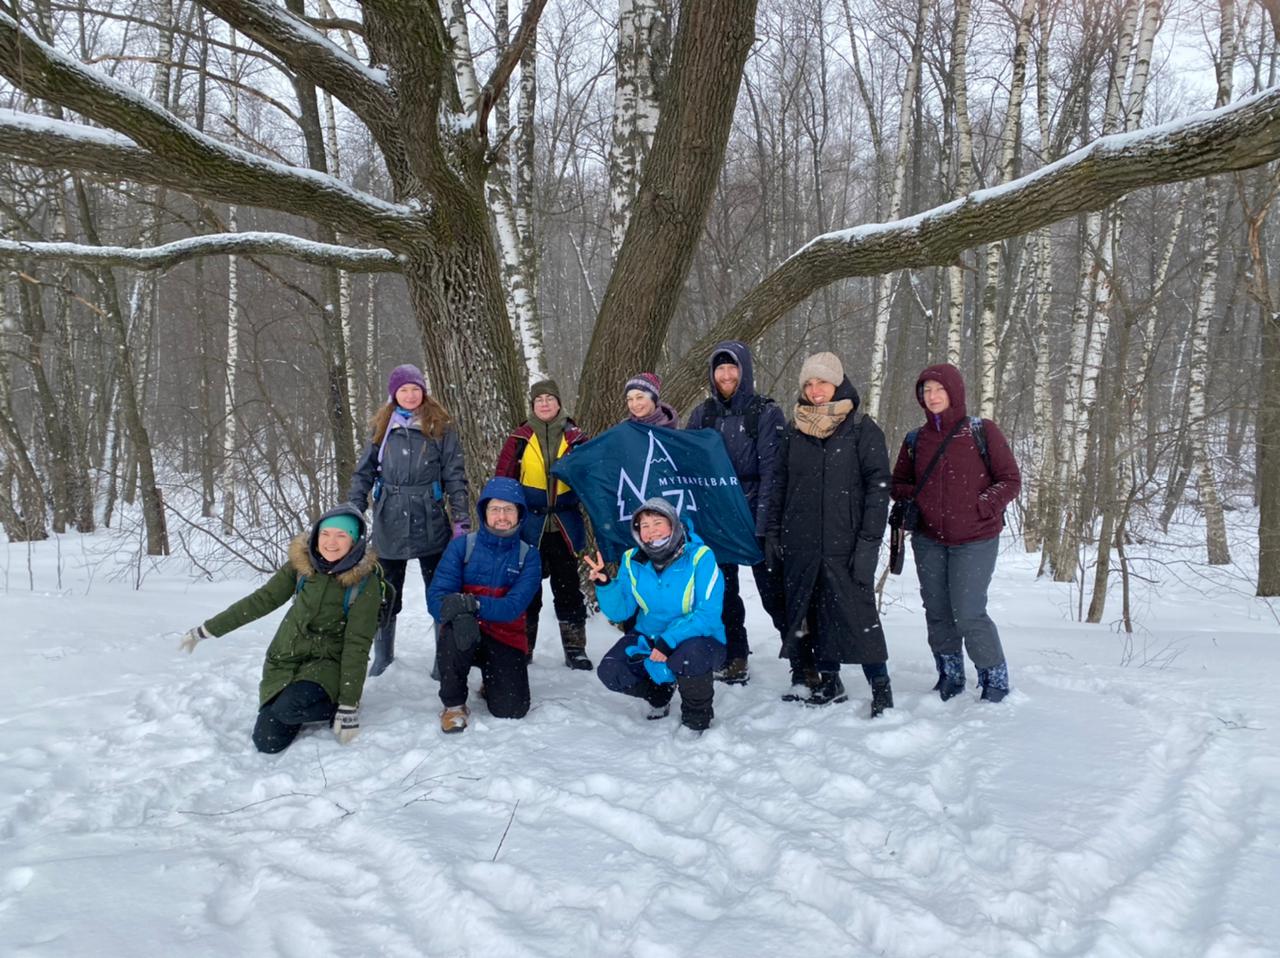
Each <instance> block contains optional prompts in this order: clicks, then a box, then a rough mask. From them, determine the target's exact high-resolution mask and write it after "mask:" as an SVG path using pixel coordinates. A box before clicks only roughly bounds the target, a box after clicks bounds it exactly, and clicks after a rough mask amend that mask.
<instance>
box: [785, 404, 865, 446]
mask: <svg viewBox="0 0 1280 958" xmlns="http://www.w3.org/2000/svg"><path fill="white" fill-rule="evenodd" d="M851 412H853V400H852V399H837V400H836V401H835V402H829V403H823V404H822V405H821V406H811V405H807V404H805V403H796V428H797V429H799V430H800V431H801V432H802V433H804V434H805V435H806V436H812V437H813V438H814V439H826V438H827V437H828V436H829V435H831V434H832V433H833V432H835V431H836V429H837V428H839V426H840V424H841V423H842V422H844V420H845V417H846V416H848V415H849V413H851Z"/></svg>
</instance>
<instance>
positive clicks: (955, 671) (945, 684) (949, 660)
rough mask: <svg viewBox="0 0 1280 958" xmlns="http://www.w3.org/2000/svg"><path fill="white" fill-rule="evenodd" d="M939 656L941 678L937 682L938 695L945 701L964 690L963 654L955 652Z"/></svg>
mask: <svg viewBox="0 0 1280 958" xmlns="http://www.w3.org/2000/svg"><path fill="white" fill-rule="evenodd" d="M939 658H941V659H942V678H941V679H940V680H939V682H938V696H939V698H941V699H942V701H944V702H945V701H947V700H948V699H953V698H955V697H956V696H957V695H959V694H960V693H961V692H963V691H964V656H963V655H961V654H960V653H959V652H955V653H953V654H951V655H943V656H939Z"/></svg>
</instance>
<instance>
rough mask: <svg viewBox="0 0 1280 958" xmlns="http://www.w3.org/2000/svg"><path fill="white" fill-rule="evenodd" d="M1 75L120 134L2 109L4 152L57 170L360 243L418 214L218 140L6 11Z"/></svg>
mask: <svg viewBox="0 0 1280 958" xmlns="http://www.w3.org/2000/svg"><path fill="white" fill-rule="evenodd" d="M0 75H2V76H4V77H5V78H6V79H8V80H9V81H10V82H11V83H13V84H14V85H15V86H17V87H18V88H19V89H21V90H23V91H25V92H26V93H29V94H31V95H32V96H36V97H40V98H41V99H44V100H48V101H49V102H51V103H56V104H58V105H59V106H62V107H65V108H66V109H69V110H73V111H75V112H76V113H79V114H81V115H82V116H85V117H87V118H88V119H90V120H93V121H94V122H96V123H100V124H102V125H103V126H105V127H107V128H109V129H111V130H115V131H118V133H120V134H123V136H116V137H106V136H104V134H103V131H101V130H95V129H91V128H89V127H86V126H84V125H82V124H76V123H69V122H64V121H57V120H50V119H46V118H44V117H40V116H35V115H33V114H25V113H16V112H13V111H8V110H6V111H0V152H4V153H7V154H9V155H11V156H14V157H16V158H18V159H20V160H22V161H24V162H28V163H32V164H34V165H36V166H41V167H46V168H54V169H72V170H79V171H83V172H92V173H98V174H101V175H104V176H109V177H113V178H115V179H120V180H134V181H136V182H143V183H149V184H153V185H157V186H166V187H170V188H172V189H175V190H179V191H181V192H184V193H188V194H191V195H196V196H203V197H206V198H208V199H212V200H217V201H221V202H227V203H240V204H248V205H254V206H260V207H264V208H267V209H275V210H280V211H282V212H288V213H293V214H297V215H302V216H308V217H310V218H312V219H315V220H317V221H319V222H322V223H325V224H327V225H330V226H332V227H333V228H335V229H337V230H338V231H339V232H343V233H346V234H348V235H350V236H353V237H355V238H357V239H359V240H361V241H364V242H369V243H376V244H378V245H386V246H391V247H393V248H394V247H396V246H397V245H399V244H400V243H401V242H403V240H404V238H405V237H406V236H407V235H408V234H410V233H412V232H414V231H415V230H417V229H419V228H420V226H421V224H420V223H419V222H418V221H419V220H420V218H421V214H418V213H415V212H414V211H412V210H410V209H409V208H408V207H405V206H399V205H397V204H394V203H388V202H386V201H384V200H380V199H378V198H377V197H375V196H371V195H369V194H366V193H363V192H361V191H359V190H356V189H353V188H352V187H349V186H347V185H346V184H345V183H342V182H341V181H339V180H337V179H335V178H333V177H331V176H326V175H325V174H322V173H316V172H313V171H310V170H305V169H300V168H298V167H293V166H289V165H287V164H284V163H277V162H274V161H270V160H266V159H263V158H262V157H258V156H255V155H253V154H252V153H248V152H246V151H244V150H240V149H236V148H235V147H231V146H227V145H226V144H223V143H220V142H218V141H217V140H215V139H213V138H212V137H210V136H208V135H206V134H204V133H201V132H200V131H198V130H196V129H195V128H194V127H192V126H190V125H188V124H186V123H184V122H183V121H182V120H180V119H178V118H177V117H176V116H174V115H173V114H172V113H170V112H168V111H167V110H165V109H164V108H162V107H160V106H158V105H157V104H155V103H153V102H151V101H150V100H148V99H147V98H146V97H144V96H142V95H141V94H139V93H137V92H136V91H135V90H133V89H132V88H131V87H128V86H126V85H125V84H123V83H120V82H119V81H116V80H114V79H112V78H110V77H108V76H106V75H105V74H102V73H99V72H98V71H96V70H92V69H90V68H88V67H86V66H85V65H84V64H82V63H80V62H78V61H77V60H74V59H72V58H71V57H68V56H66V55H64V54H62V53H60V52H58V51H57V50H55V49H53V48H52V47H50V46H48V45H47V44H45V43H43V42H41V41H40V40H38V39H37V38H35V37H33V36H31V35H30V34H28V33H26V32H24V31H23V30H22V29H21V28H20V27H19V26H18V24H17V23H16V21H14V19H13V18H12V17H10V16H8V15H7V14H3V13H0Z"/></svg>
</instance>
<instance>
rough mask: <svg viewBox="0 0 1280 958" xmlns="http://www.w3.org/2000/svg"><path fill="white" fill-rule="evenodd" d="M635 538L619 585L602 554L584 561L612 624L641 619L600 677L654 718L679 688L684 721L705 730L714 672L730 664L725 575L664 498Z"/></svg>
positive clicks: (644, 509) (638, 524) (635, 521)
mask: <svg viewBox="0 0 1280 958" xmlns="http://www.w3.org/2000/svg"><path fill="white" fill-rule="evenodd" d="M631 535H632V536H633V537H634V538H635V540H636V544H637V546H636V548H634V549H628V550H627V551H626V552H625V553H623V556H622V562H621V564H620V565H619V567H618V575H617V578H616V579H611V578H610V577H609V576H608V575H607V574H606V573H605V571H604V560H603V559H601V557H600V553H599V552H597V553H596V556H595V559H594V560H592V559H590V558H588V559H587V560H586V561H587V565H588V566H589V567H590V570H591V578H592V580H593V581H595V583H596V598H597V599H598V600H599V601H600V609H601V611H603V612H604V614H605V615H606V616H608V617H609V619H610V620H612V621H614V622H623V621H626V620H627V619H629V618H631V617H632V616H636V620H635V626H634V627H633V629H632V630H631V631H630V632H628V633H627V634H626V635H624V636H623V637H622V638H621V639H619V640H618V641H617V643H616V644H615V645H614V646H613V648H612V649H610V650H609V651H608V652H607V653H606V654H605V657H604V658H603V659H602V660H601V662H600V665H599V666H598V667H597V669H596V674H597V675H599V676H600V681H601V682H603V683H604V685H605V687H606V688H608V689H611V690H612V691H614V692H622V693H623V694H624V695H632V696H635V697H636V698H642V699H644V700H645V701H646V702H648V703H649V716H648V717H649V718H651V719H660V718H664V717H666V715H668V714H669V712H670V710H671V698H672V696H673V695H674V694H675V690H676V689H677V688H679V689H680V720H681V722H682V723H683V724H684V726H685V727H686V728H690V729H693V730H694V731H695V732H702V731H704V730H705V729H707V728H708V727H709V726H710V725H711V719H712V717H713V716H714V714H715V713H714V711H713V709H712V699H713V697H714V695H715V683H714V681H713V679H712V673H714V672H715V671H716V670H717V669H720V668H723V666H724V659H725V634H724V623H723V622H722V621H721V618H720V613H721V610H722V608H723V605H724V577H723V576H722V575H721V573H720V568H719V566H718V565H717V564H716V557H715V554H714V553H713V552H712V551H711V549H710V548H708V547H707V546H706V545H704V544H703V542H702V540H701V539H699V538H698V536H697V535H696V534H694V533H693V532H692V531H690V530H687V529H686V528H685V527H684V525H683V524H682V523H681V521H680V519H679V517H678V516H677V514H676V510H675V508H674V507H673V506H672V505H671V503H670V502H669V501H668V500H667V499H664V498H662V497H661V496H657V497H654V498H652V499H648V500H646V501H645V503H644V505H642V506H641V507H640V508H639V509H638V510H637V511H636V514H635V515H634V516H633V517H632V519H631Z"/></svg>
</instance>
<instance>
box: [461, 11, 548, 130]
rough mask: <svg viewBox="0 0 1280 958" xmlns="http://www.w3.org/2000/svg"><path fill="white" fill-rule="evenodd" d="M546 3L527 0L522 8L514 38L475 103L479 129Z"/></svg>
mask: <svg viewBox="0 0 1280 958" xmlns="http://www.w3.org/2000/svg"><path fill="white" fill-rule="evenodd" d="M546 5H547V0H529V3H528V5H527V6H526V7H525V8H524V16H523V17H521V19H520V29H519V30H517V31H516V36H515V39H514V40H512V41H511V45H510V46H509V47H507V52H506V55H505V56H504V57H503V58H502V62H501V63H499V64H498V65H497V67H495V68H494V71H493V75H492V76H491V77H489V82H487V83H486V84H485V85H484V89H482V90H481V91H480V102H479V103H478V104H477V105H476V114H477V118H476V125H477V126H478V127H480V128H481V129H484V128H485V126H486V124H487V123H488V122H489V111H490V110H492V109H493V106H494V104H495V103H496V102H497V100H498V97H499V96H501V95H502V91H503V90H505V89H506V86H507V81H508V80H510V79H511V74H512V73H513V72H514V71H515V68H516V64H518V63H519V62H520V57H521V55H522V54H523V53H524V50H525V47H527V46H528V45H529V44H530V43H531V42H532V41H533V38H534V37H535V36H537V34H538V19H539V18H540V17H541V16H542V8H543V7H545V6H546Z"/></svg>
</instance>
